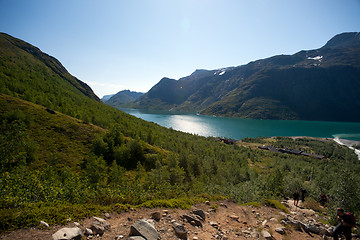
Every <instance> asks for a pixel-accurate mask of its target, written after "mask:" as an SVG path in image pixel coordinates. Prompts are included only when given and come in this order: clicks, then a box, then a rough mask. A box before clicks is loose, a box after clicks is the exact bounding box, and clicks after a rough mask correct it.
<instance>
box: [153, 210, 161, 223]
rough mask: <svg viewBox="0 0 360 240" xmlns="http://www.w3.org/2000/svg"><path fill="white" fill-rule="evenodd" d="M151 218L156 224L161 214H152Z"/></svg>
mask: <svg viewBox="0 0 360 240" xmlns="http://www.w3.org/2000/svg"><path fill="white" fill-rule="evenodd" d="M151 218H152V219H154V220H155V221H157V222H158V221H160V219H161V213H160V212H153V213H152V214H151Z"/></svg>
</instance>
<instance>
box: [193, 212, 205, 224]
mask: <svg viewBox="0 0 360 240" xmlns="http://www.w3.org/2000/svg"><path fill="white" fill-rule="evenodd" d="M192 212H193V214H195V215H197V216H199V217H200V218H201V219H202V220H203V221H204V220H205V218H206V216H205V213H204V211H203V210H201V209H195V210H194V211H192Z"/></svg>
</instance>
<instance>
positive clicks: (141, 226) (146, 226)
mask: <svg viewBox="0 0 360 240" xmlns="http://www.w3.org/2000/svg"><path fill="white" fill-rule="evenodd" d="M130 236H141V237H143V238H145V239H146V240H156V239H160V235H159V233H158V232H157V231H156V229H155V228H154V227H153V226H152V225H151V224H150V223H148V222H147V221H144V220H138V221H136V222H135V223H134V224H133V225H132V226H131V227H130Z"/></svg>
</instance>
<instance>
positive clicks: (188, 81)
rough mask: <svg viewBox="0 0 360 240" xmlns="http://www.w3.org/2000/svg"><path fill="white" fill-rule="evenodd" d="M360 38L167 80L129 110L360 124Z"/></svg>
mask: <svg viewBox="0 0 360 240" xmlns="http://www.w3.org/2000/svg"><path fill="white" fill-rule="evenodd" d="M359 93H360V34H359V33H358V32H349V33H342V34H339V35H336V36H335V37H333V38H332V39H330V40H329V41H328V42H327V43H326V44H325V45H324V46H323V47H321V48H319V49H315V50H307V51H300V52H298V53H295V54H293V55H278V56H273V57H270V58H266V59H261V60H257V61H253V62H250V63H248V64H246V65H242V66H238V67H229V68H223V69H216V70H204V69H198V70H196V71H195V72H193V73H192V74H191V75H190V76H187V77H184V78H180V79H179V80H175V79H170V78H163V79H161V80H160V81H159V82H158V83H157V84H156V85H155V86H154V87H152V88H151V89H150V90H149V92H147V93H146V94H145V95H144V96H142V97H140V98H139V99H138V100H136V101H135V102H133V103H130V104H129V103H128V104H125V106H127V107H133V108H141V109H162V110H174V111H187V112H200V113H201V114H207V115H217V116H228V117H240V118H254V119H300V120H325V121H353V122H355V121H360V94H359Z"/></svg>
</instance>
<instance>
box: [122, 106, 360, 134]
mask: <svg viewBox="0 0 360 240" xmlns="http://www.w3.org/2000/svg"><path fill="white" fill-rule="evenodd" d="M121 110H122V111H124V112H126V113H129V114H131V115H133V116H135V117H138V118H142V119H144V120H146V121H149V122H154V123H157V124H159V125H161V126H164V127H167V128H172V129H175V130H179V131H183V132H188V133H193V134H197V135H200V136H206V137H207V136H214V137H226V138H233V139H237V140H240V139H242V138H244V137H259V136H264V137H272V136H309V137H322V138H335V137H338V138H342V139H349V140H355V141H360V123H347V122H320V121H294V120H291V121H290V120H254V119H239V118H225V117H213V116H203V115H196V114H178V113H171V112H168V111H153V110H139V109H124V108H121Z"/></svg>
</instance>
